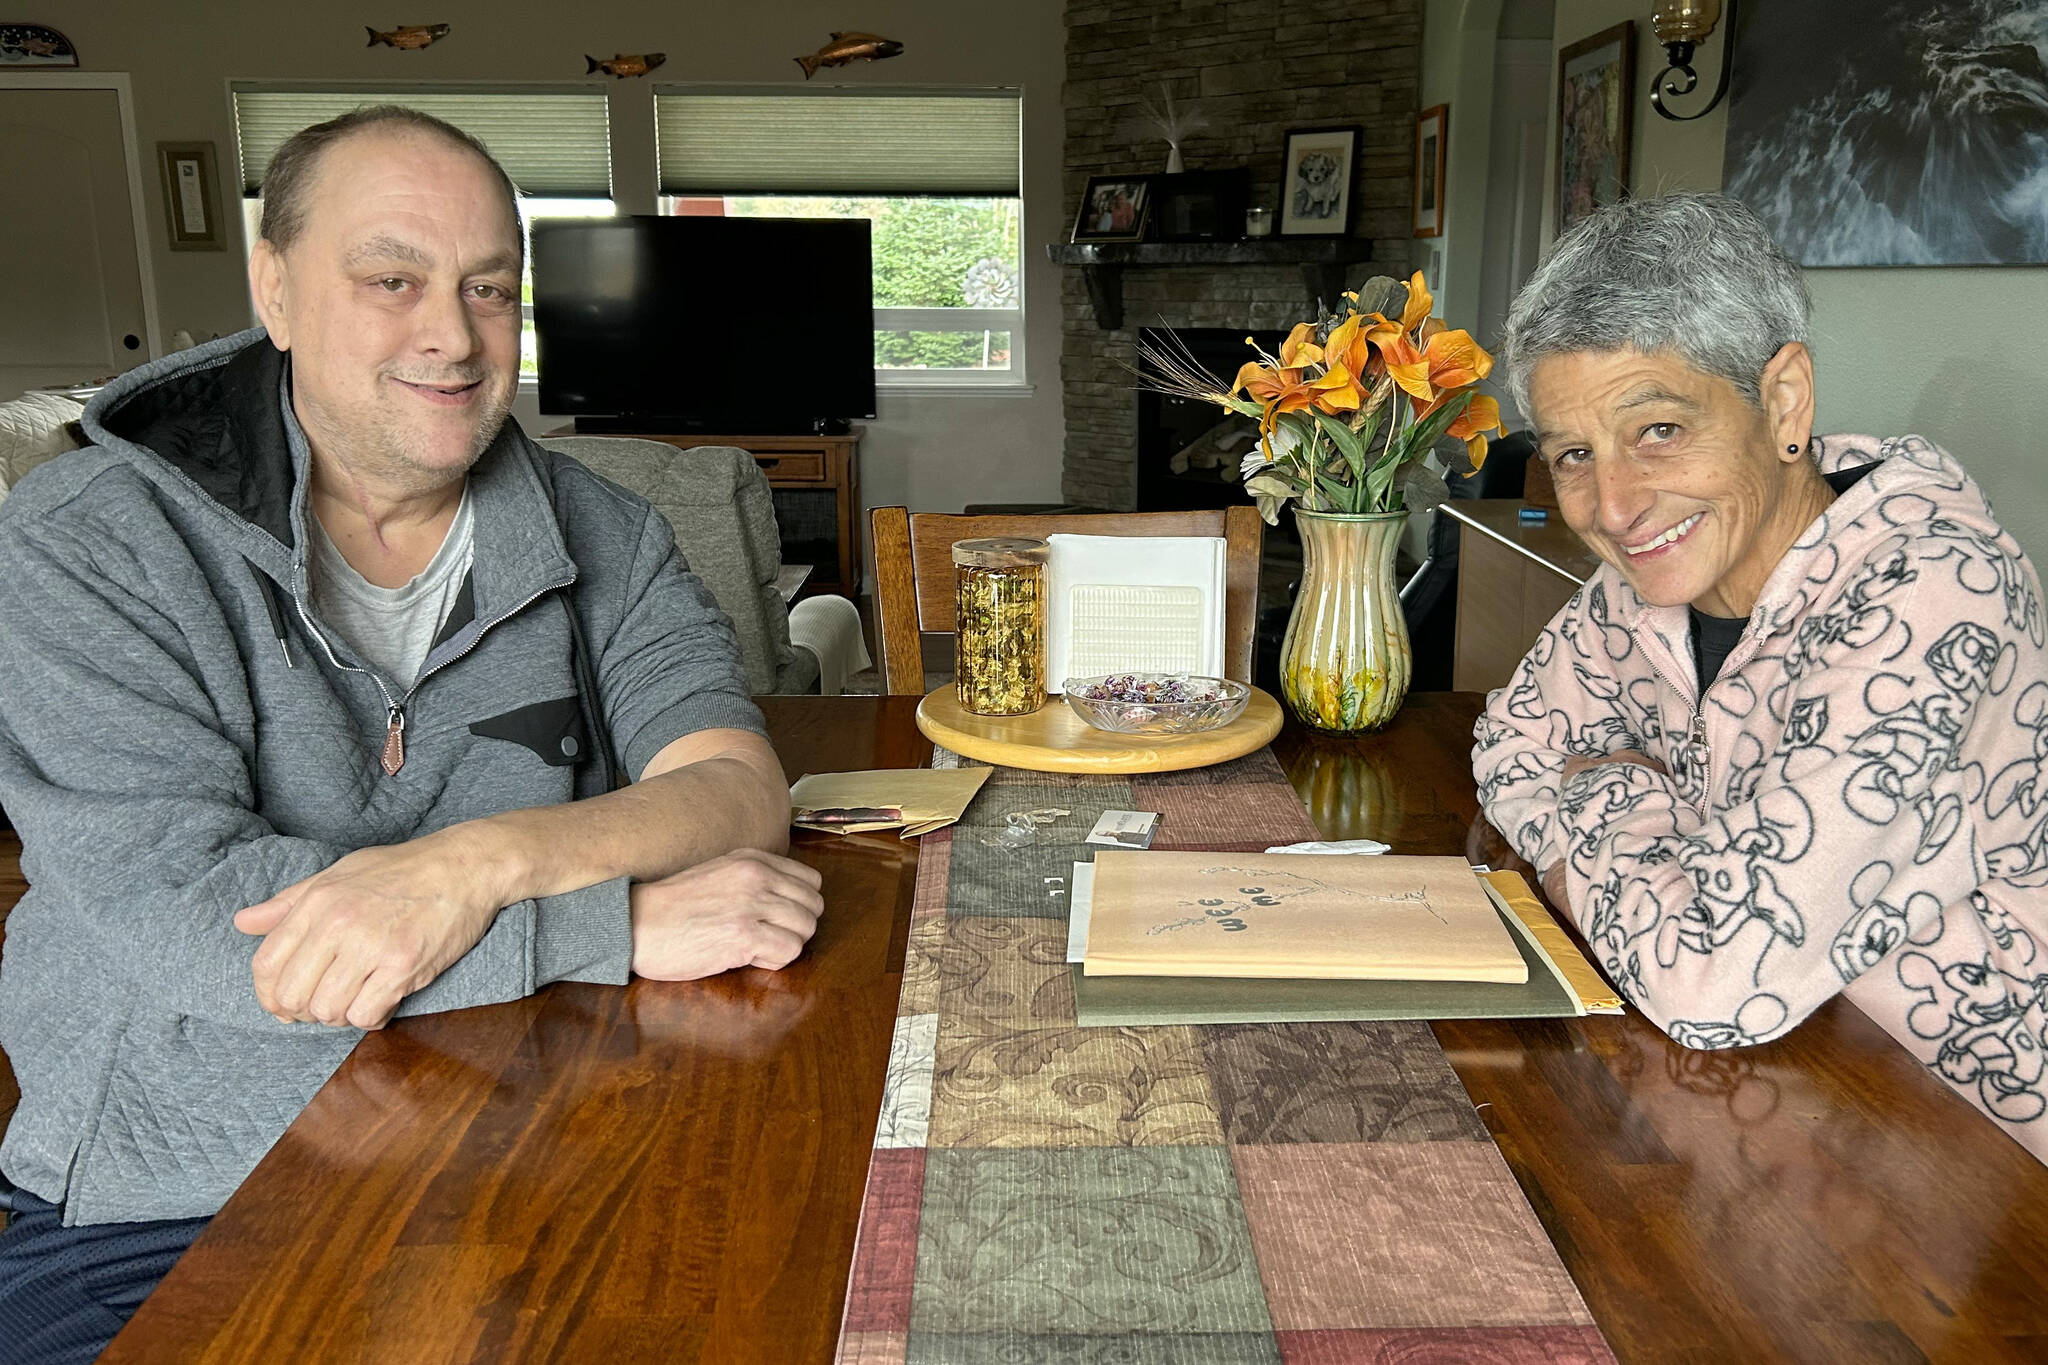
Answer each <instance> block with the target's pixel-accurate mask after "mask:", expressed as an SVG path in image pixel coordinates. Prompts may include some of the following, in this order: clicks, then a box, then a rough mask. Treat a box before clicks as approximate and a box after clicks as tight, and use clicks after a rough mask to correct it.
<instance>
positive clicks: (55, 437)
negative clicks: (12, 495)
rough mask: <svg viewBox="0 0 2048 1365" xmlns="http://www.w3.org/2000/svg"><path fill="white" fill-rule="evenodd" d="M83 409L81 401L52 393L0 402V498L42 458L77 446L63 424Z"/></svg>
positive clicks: (28, 394)
mask: <svg viewBox="0 0 2048 1365" xmlns="http://www.w3.org/2000/svg"><path fill="white" fill-rule="evenodd" d="M84 411H85V405H84V404H83V403H80V402H78V401H77V400H76V399H71V398H66V397H64V396H63V395H61V394H55V393H25V394H23V395H22V396H21V397H19V398H16V399H13V400H11V401H9V402H6V403H0V498H4V497H6V496H7V490H8V489H10V488H12V487H14V485H15V484H16V483H18V482H20V480H21V476H22V475H24V474H26V473H28V472H29V471H30V470H31V469H34V468H35V467H36V466H37V465H39V464H41V463H42V462H43V461H45V460H47V459H50V458H52V457H53V456H57V455H62V454H63V453H64V452H65V451H67V450H72V449H75V448H76V447H77V445H78V442H76V441H74V440H72V439H71V435H70V433H69V432H67V431H66V430H65V429H64V428H65V424H66V423H69V422H75V421H77V420H78V415H79V414H80V413H82V412H84Z"/></svg>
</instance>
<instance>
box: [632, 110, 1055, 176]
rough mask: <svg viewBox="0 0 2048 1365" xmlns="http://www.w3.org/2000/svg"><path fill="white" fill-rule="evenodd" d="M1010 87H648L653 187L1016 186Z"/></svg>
mask: <svg viewBox="0 0 2048 1365" xmlns="http://www.w3.org/2000/svg"><path fill="white" fill-rule="evenodd" d="M1021 108H1022V104H1021V101H1020V100H1019V99H1018V93H1017V92H1016V91H1014V90H995V91H975V92H972V93H959V94H934V93H930V92H904V93H901V94H894V93H887V94H884V93H874V92H870V91H861V92H860V93H858V94H839V93H825V92H819V93H817V94H794V93H791V92H789V91H774V92H768V91H757V92H733V91H730V90H718V91H695V90H690V89H687V88H685V89H680V90H678V89H665V90H658V91H657V92H656V93H655V97H654V123H655V139H656V150H657V154H658V157H659V160H660V166H661V191H662V193H663V194H678V195H716V194H878V195H913V194H929V195H962V196H978V195H990V196H1009V195H1014V194H1016V193H1017V185H1018V170H1017V163H1018V155H1019V145H1020V144H1019V132H1020V123H1019V110H1020V109H1021Z"/></svg>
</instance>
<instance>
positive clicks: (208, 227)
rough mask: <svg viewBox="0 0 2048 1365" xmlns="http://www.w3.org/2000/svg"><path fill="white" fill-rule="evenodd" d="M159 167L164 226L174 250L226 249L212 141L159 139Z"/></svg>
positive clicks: (157, 154) (157, 149) (157, 161)
mask: <svg viewBox="0 0 2048 1365" xmlns="http://www.w3.org/2000/svg"><path fill="white" fill-rule="evenodd" d="M156 164H157V170H158V171H159V173H160V174H161V175H162V177H163V183H164V227H165V229H166V230H167V231H168V232H169V234H170V241H171V250H173V251H225V250H226V249H227V248H226V245H225V244H224V243H223V242H222V241H221V233H220V202H219V198H218V192H217V191H216V190H215V189H214V186H215V184H216V183H218V181H219V179H220V176H219V174H218V173H217V172H216V171H215V169H214V160H213V144H212V143H211V142H159V143H157V144H156Z"/></svg>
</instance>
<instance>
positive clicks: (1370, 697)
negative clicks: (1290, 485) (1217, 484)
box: [1280, 506, 1414, 734]
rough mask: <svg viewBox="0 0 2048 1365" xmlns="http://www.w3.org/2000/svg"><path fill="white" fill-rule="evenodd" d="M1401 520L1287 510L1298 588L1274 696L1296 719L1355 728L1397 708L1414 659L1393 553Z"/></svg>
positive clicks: (1401, 516)
mask: <svg viewBox="0 0 2048 1365" xmlns="http://www.w3.org/2000/svg"><path fill="white" fill-rule="evenodd" d="M1407 518H1408V514H1407V513H1406V512H1375V513H1368V514H1363V515H1347V514H1344V513H1338V512H1311V511H1307V510H1305V509H1303V508H1301V507H1299V506H1297V507H1296V508H1295V509H1294V524H1295V525H1296V526H1297V527H1298V528H1299V529H1300V531H1301V555H1302V574H1301V589H1300V591H1299V592H1298V593H1297V594H1296V595H1295V598H1294V612H1293V614H1292V615H1291V616H1289V617H1288V620H1287V636H1286V638H1285V639H1284V640H1283V641H1282V642H1281V644H1280V693H1281V696H1282V697H1283V698H1284V699H1285V701H1286V703H1287V709H1288V711H1289V712H1291V713H1292V714H1293V716H1294V718H1295V719H1296V720H1297V721H1299V722H1301V723H1302V724H1303V725H1306V726H1309V727H1311V728H1312V729H1316V730H1325V731H1330V732H1332V733H1336V734H1362V733H1364V732H1366V731H1371V730H1377V729H1379V728H1380V727H1381V726H1383V725H1385V724H1386V723H1387V722H1388V721H1390V720H1392V719H1393V718H1394V713H1395V712H1396V711H1399V710H1400V709H1401V703H1402V701H1403V700H1404V699H1406V697H1407V695H1408V679H1409V677H1410V675H1411V674H1412V672H1413V671H1414V668H1413V663H1414V660H1413V654H1412V652H1411V650H1410V648H1409V644H1408V622H1407V619H1406V618H1405V617H1403V616H1402V614H1401V598H1400V593H1399V591H1398V590H1397V589H1396V588H1395V586H1394V550H1395V548H1396V547H1397V546H1398V545H1399V544H1400V540H1401V527H1402V525H1403V524H1404V523H1405V522H1406V521H1407Z"/></svg>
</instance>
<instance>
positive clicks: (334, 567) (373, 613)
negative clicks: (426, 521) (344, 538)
mask: <svg viewBox="0 0 2048 1365" xmlns="http://www.w3.org/2000/svg"><path fill="white" fill-rule="evenodd" d="M308 520H309V521H310V522H311V523H312V528H313V541H312V550H313V553H312V555H311V556H310V558H309V560H308V562H307V569H308V571H309V574H310V576H311V578H312V587H313V610H314V611H316V612H318V613H319V615H320V618H321V620H323V621H325V622H326V623H327V624H328V625H330V626H332V627H333V628H334V629H335V630H336V631H337V632H338V633H339V634H340V635H341V638H342V639H344V640H346V641H347V642H348V643H349V644H350V646H352V647H353V648H354V649H355V651H356V652H357V653H358V654H360V655H362V656H363V658H365V659H367V660H368V661H369V662H370V663H371V664H372V665H373V666H374V667H375V668H376V669H377V670H378V671H379V672H381V673H383V674H384V675H385V677H386V678H388V679H389V680H390V681H392V682H394V683H396V684H398V686H399V688H400V689H401V690H410V689H411V687H412V685H413V682H414V680H415V679H417V678H418V677H419V674H420V665H421V664H423V663H425V662H426V658H427V651H428V650H430V649H432V648H433V645H434V637H435V636H436V635H438V634H440V631H441V623H442V622H443V621H445V620H447V619H448V609H449V607H451V606H453V605H454V603H455V598H456V595H457V594H458V593H460V592H461V590H462V581H463V579H465V578H467V577H468V576H469V565H470V558H471V553H472V551H473V550H474V549H475V548H476V516H475V513H474V512H472V511H471V509H470V495H469V486H468V485H467V484H464V485H463V489H462V503H461V505H460V506H458V507H457V508H456V509H455V520H454V522H452V523H451V524H450V525H449V527H448V534H447V536H446V537H445V538H443V540H442V541H441V548H440V549H438V550H436V551H435V552H434V557H433V558H432V559H431V560H429V561H428V562H427V567H426V568H424V569H422V570H420V572H419V576H418V577H417V578H415V579H413V580H412V581H411V582H410V583H407V584H406V585H405V586H403V587H399V588H380V587H378V586H377V585H376V584H375V583H372V582H371V581H370V580H369V579H367V578H364V577H363V576H362V575H361V574H359V573H357V572H356V571H355V567H354V566H353V565H351V564H350V563H349V562H348V560H347V559H346V558H344V557H343V556H342V553H341V551H340V550H339V549H337V548H336V547H335V544H334V542H333V541H332V540H330V539H328V536H327V528H326V527H324V526H322V525H321V524H320V518H319V517H318V516H311V517H309V518H308Z"/></svg>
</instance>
